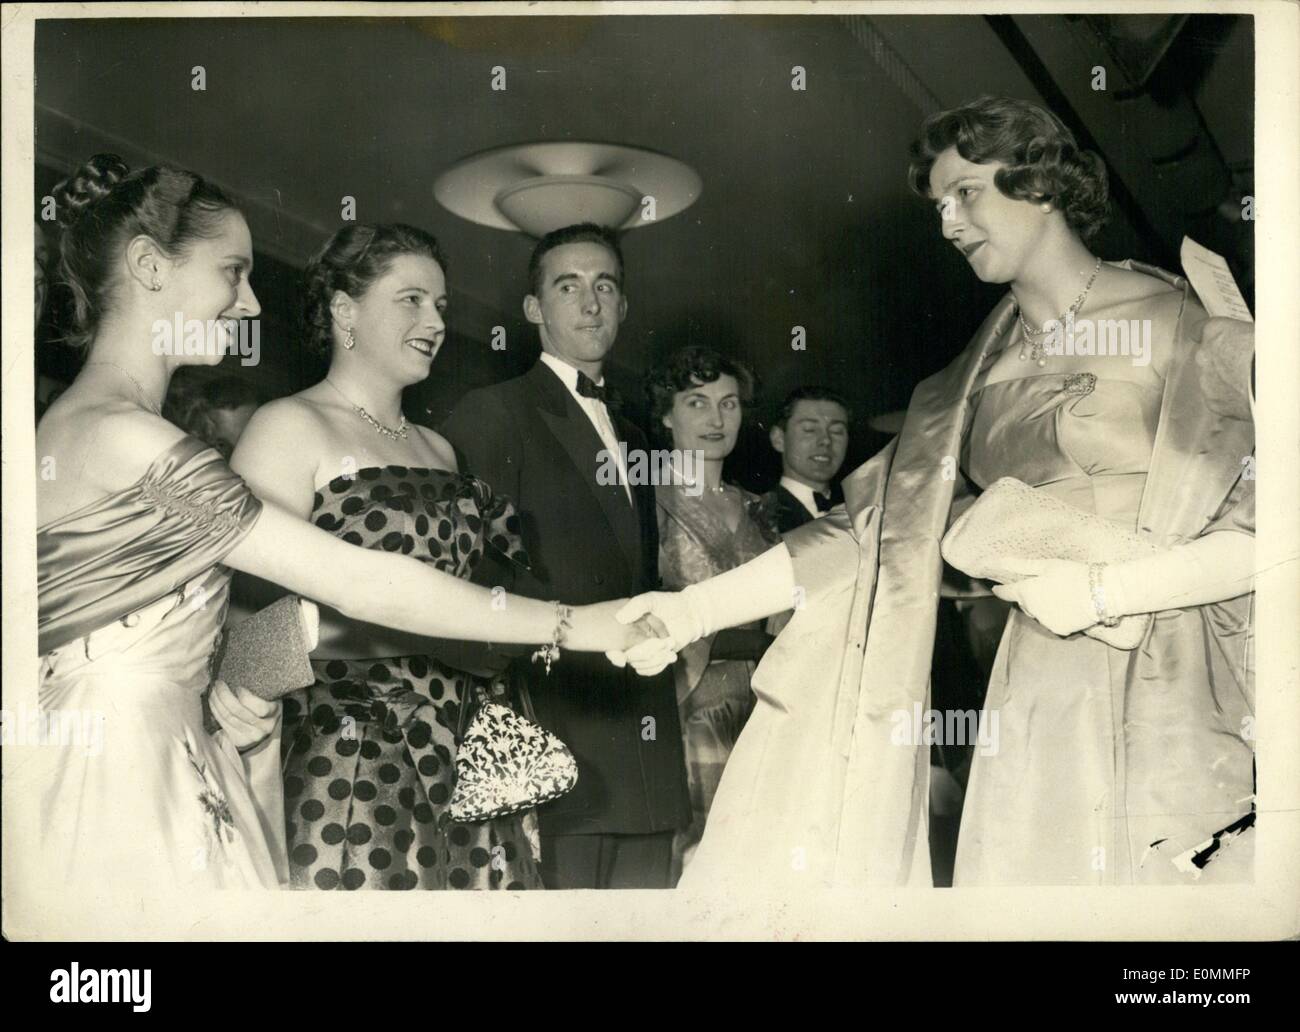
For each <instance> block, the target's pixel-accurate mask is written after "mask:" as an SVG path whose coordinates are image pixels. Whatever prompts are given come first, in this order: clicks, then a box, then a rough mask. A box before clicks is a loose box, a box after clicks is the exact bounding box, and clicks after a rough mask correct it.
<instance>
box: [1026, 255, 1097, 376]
mask: <svg viewBox="0 0 1300 1032" xmlns="http://www.w3.org/2000/svg"><path fill="white" fill-rule="evenodd" d="M1100 271H1101V258H1100V257H1098V259H1097V264H1096V265H1094V266H1093V267H1092V275H1091V276H1089V277H1088V283H1087V285H1086V286H1085V287H1084V288H1083V290H1082V291H1080V292H1079V296H1078V297H1076V298H1075V299H1074V300H1073V301H1072V302H1070V307H1069V308H1067V309H1066V310H1065V311H1064V312H1062V313H1061V315H1060V318H1058V319H1055V320H1053V322H1054V323H1055V324H1056V327H1057V328H1059V327H1060V326H1063V325H1064V324H1065V322H1066V320H1067V319H1071V318H1072V317H1073V316H1076V315H1078V314H1079V309H1080V308H1082V307H1083V302H1084V300H1085V299H1086V298H1087V296H1088V291H1090V290H1091V289H1092V285H1093V283H1094V282H1095V281H1096V279H1097V273H1098V272H1100ZM1016 318H1018V319H1019V320H1020V360H1021V361H1022V362H1023V361H1024V360H1025V359H1026V358H1032V359H1033V360H1034V361H1035V362H1037V363H1038V366H1039V368H1042V367H1043V366H1045V365H1047V356H1046V353H1045V352H1044V350H1043V345H1044V344H1045V343H1046V337H1047V335H1048V334H1050V333H1051V332H1052V323H1048V324H1047V326H1045V327H1044V328H1043V329H1041V330H1036V329H1034V328H1033V327H1032V326H1030V325H1029V323H1027V322H1025V314H1024V312H1023V311H1022V310H1021V308H1020V306H1019V305H1016ZM1035 337H1039V338H1043V339H1040V340H1034V339H1033V338H1035ZM1026 344H1027V345H1029V354H1028V355H1026V354H1025V345H1026Z"/></svg>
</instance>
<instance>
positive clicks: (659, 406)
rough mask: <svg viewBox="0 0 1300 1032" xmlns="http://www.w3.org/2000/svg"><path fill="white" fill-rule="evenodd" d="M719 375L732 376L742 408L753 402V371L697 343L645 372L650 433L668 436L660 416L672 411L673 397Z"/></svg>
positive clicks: (711, 380)
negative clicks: (738, 388)
mask: <svg viewBox="0 0 1300 1032" xmlns="http://www.w3.org/2000/svg"><path fill="white" fill-rule="evenodd" d="M720 376H732V377H735V380H736V383H737V385H738V386H739V387H740V403H741V406H742V409H743V407H745V406H748V405H749V404H751V403H752V402H753V400H754V394H755V392H756V391H757V389H758V379H757V377H755V375H754V373H753V371H752V370H751V369H750V368H749V366H747V365H745V363H744V362H741V361H740V360H739V359H735V358H730V357H728V356H727V355H724V354H722V353H721V352H720V351H714V350H713V349H712V348H705V347H699V346H698V345H691V346H689V347H684V348H681V349H680V350H678V351H675V352H674V353H673V354H671V355H670V356H669V357H668V358H667V359H666V360H665V361H663V362H660V363H658V364H657V365H655V366H653V367H651V369H650V371H649V372H648V373H646V375H645V393H646V400H647V401H648V402H649V405H650V429H651V432H652V433H653V434H654V435H655V436H656V437H657V438H659V439H664V438H666V437H668V436H669V433H668V430H667V428H666V427H665V426H664V425H663V419H664V416H666V415H667V414H668V413H669V412H671V411H672V407H673V399H674V398H675V397H676V396H677V395H678V394H680V393H681V392H682V391H687V390H690V389H691V388H692V387H702V386H703V385H704V384H706V383H713V382H714V381H715V380H717V379H718V378H719V377H720Z"/></svg>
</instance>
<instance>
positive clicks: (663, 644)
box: [605, 588, 708, 677]
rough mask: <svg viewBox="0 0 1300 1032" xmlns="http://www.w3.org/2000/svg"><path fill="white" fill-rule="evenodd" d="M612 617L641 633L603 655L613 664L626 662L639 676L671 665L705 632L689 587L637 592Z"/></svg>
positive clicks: (702, 620)
mask: <svg viewBox="0 0 1300 1032" xmlns="http://www.w3.org/2000/svg"><path fill="white" fill-rule="evenodd" d="M614 618H615V619H616V620H618V622H619V623H621V624H630V625H632V626H633V627H635V628H636V629H637V630H639V631H640V632H641V633H642V634H643V635H645V637H643V638H642V640H641V641H639V642H637V643H636V644H634V645H632V646H631V647H629V648H627V649H624V650H614V651H611V652H606V653H605V657H606V658H607V659H608V660H609V661H610V662H611V663H613V664H614V665H615V666H616V667H625V666H630V667H631V668H632V669H633V670H635V671H636V672H637V673H638V674H640V675H641V676H642V677H650V676H652V675H654V674H657V673H659V672H660V671H661V670H663V669H664V668H665V667H668V666H670V665H672V664H673V663H674V662H676V660H677V653H678V652H679V651H681V650H682V649H684V648H685V647H686V646H687V645H689V644H691V642H693V641H698V640H699V639H700V638H702V637H704V635H705V634H706V633H708V628H707V626H706V622H705V620H704V618H703V615H702V614H701V613H700V612H699V611H698V608H697V606H696V604H695V599H694V597H693V595H692V593H691V589H690V588H687V589H686V590H685V591H650V592H646V593H645V594H643V595H637V596H636V597H635V598H631V599H628V601H627V602H626V603H625V604H624V605H623V608H622V609H620V610H619V611H618V612H617V613H615V614H614Z"/></svg>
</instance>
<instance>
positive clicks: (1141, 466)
mask: <svg viewBox="0 0 1300 1032" xmlns="http://www.w3.org/2000/svg"><path fill="white" fill-rule="evenodd" d="M1160 400H1161V392H1160V391H1159V390H1158V389H1156V388H1155V387H1152V386H1147V385H1143V384H1138V383H1133V382H1131V381H1128V380H1109V379H1102V378H1100V377H1097V376H1095V375H1094V374H1092V373H1073V374H1062V373H1044V374H1041V375H1037V376H1027V377H1022V378H1020V379H1015V380H1002V381H998V382H996V383H992V384H989V385H988V386H986V387H983V388H981V389H979V390H978V391H976V393H975V394H974V396H973V397H972V399H971V402H972V410H973V412H972V417H971V423H970V429H969V431H968V432H967V434H966V435H965V438H964V440H963V445H962V456H961V462H962V469H963V471H964V472H965V474H966V476H967V477H968V478H969V479H970V480H971V481H972V482H973V483H974V484H975V485H976V486H977V487H979V488H981V489H983V488H986V487H988V486H989V485H990V484H992V483H993V482H994V481H995V480H997V479H999V478H1000V477H1015V478H1016V479H1017V480H1021V481H1024V482H1025V483H1026V484H1030V485H1031V486H1034V487H1041V488H1043V489H1044V490H1046V491H1048V492H1049V493H1050V494H1052V495H1054V496H1056V497H1058V498H1061V499H1063V500H1065V501H1068V502H1069V503H1070V504H1072V505H1075V506H1077V507H1078V508H1080V509H1083V510H1085V511H1087V512H1094V513H1097V514H1098V515H1102V516H1108V517H1113V518H1122V519H1124V520H1125V521H1127V520H1129V519H1131V518H1136V515H1137V508H1138V503H1139V502H1140V500H1141V497H1142V489H1143V486H1144V485H1145V482H1146V473H1147V469H1148V467H1149V465H1150V461H1151V452H1152V448H1153V446H1154V444H1155V436H1156V424H1157V422H1158V420H1159V415H1160Z"/></svg>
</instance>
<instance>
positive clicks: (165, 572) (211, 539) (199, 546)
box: [36, 437, 262, 655]
mask: <svg viewBox="0 0 1300 1032" xmlns="http://www.w3.org/2000/svg"><path fill="white" fill-rule="evenodd" d="M261 512H262V503H261V502H260V501H259V500H258V499H257V497H256V496H254V495H253V493H252V492H251V491H250V490H249V489H248V486H247V485H246V484H245V483H244V481H243V479H242V478H241V477H239V476H238V475H237V474H235V473H234V472H232V471H231V469H230V467H229V466H227V465H226V463H225V460H224V459H222V457H221V455H220V454H219V453H218V452H217V451H216V450H215V449H213V448H211V447H209V446H208V445H206V444H204V443H203V442H202V441H199V440H198V439H196V438H194V437H183V438H181V439H180V440H179V441H178V442H177V443H176V444H174V445H172V446H171V447H170V448H168V449H167V450H166V451H164V452H162V453H161V454H160V455H159V456H158V457H157V458H155V459H154V461H153V462H152V463H150V465H149V469H148V470H147V471H146V472H145V475H144V476H143V477H141V478H140V480H139V481H137V482H136V483H135V484H133V485H132V486H131V487H128V488H126V489H124V490H122V491H119V492H116V493H114V494H112V495H108V496H106V497H105V498H102V499H98V500H96V501H94V502H92V503H91V504H90V505H88V506H84V507H83V508H81V509H78V510H76V511H75V512H72V513H69V514H68V515H67V516H64V517H63V518H61V519H59V520H56V521H54V522H53V523H50V524H46V525H45V526H44V527H42V528H40V529H38V531H37V534H36V550H37V557H36V570H37V586H38V605H39V618H38V629H39V638H40V651H41V654H42V655H44V654H45V653H48V652H50V651H52V650H53V649H56V648H59V647H60V646H62V645H65V644H67V643H68V642H70V641H75V640H76V639H77V638H80V637H82V636H83V635H86V634H89V633H90V632H91V631H94V630H98V629H99V628H101V627H104V626H106V625H107V624H109V623H111V622H113V621H114V620H119V619H121V618H122V617H124V616H126V615H127V614H129V613H132V612H134V611H135V610H137V609H139V608H141V607H142V606H146V605H149V604H150V603H152V602H156V601H157V600H158V599H160V598H163V597H164V596H166V595H168V594H170V593H171V592H173V591H175V590H177V589H178V588H180V587H181V586H182V585H184V584H185V583H186V582H187V581H188V580H190V579H191V578H193V577H196V576H198V575H199V574H201V573H203V572H204V571H205V570H208V569H210V568H212V567H213V566H216V565H218V564H220V563H221V561H222V560H223V559H224V558H225V557H226V556H227V555H229V554H230V552H231V551H232V550H233V549H234V548H235V546H236V545H238V544H239V543H240V541H242V540H243V539H244V537H245V536H246V535H247V534H248V532H249V531H250V530H251V529H252V527H253V524H254V523H255V522H257V517H258V516H259V515H260V514H261Z"/></svg>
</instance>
